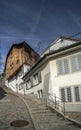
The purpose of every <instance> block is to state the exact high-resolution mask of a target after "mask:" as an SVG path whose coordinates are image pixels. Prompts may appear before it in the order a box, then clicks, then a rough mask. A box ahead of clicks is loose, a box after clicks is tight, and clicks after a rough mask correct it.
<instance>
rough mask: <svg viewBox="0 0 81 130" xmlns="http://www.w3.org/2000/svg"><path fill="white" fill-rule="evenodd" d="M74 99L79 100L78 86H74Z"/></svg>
mask: <svg viewBox="0 0 81 130" xmlns="http://www.w3.org/2000/svg"><path fill="white" fill-rule="evenodd" d="M75 100H76V101H80V96H79V87H78V86H77V87H75Z"/></svg>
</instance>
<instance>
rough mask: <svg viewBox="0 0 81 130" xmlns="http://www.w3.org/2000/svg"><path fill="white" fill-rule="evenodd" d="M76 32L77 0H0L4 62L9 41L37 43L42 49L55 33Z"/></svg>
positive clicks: (79, 27) (80, 8) (80, 10)
mask: <svg viewBox="0 0 81 130" xmlns="http://www.w3.org/2000/svg"><path fill="white" fill-rule="evenodd" d="M80 32H81V0H0V53H1V55H2V60H0V61H1V62H3V63H4V64H5V59H6V55H7V53H8V51H9V49H10V47H11V45H12V44H13V43H20V42H22V41H26V42H27V43H28V44H29V45H30V46H31V47H32V48H33V49H37V47H38V43H41V44H40V45H41V49H40V51H41V52H42V51H44V49H46V48H47V47H48V45H50V44H51V42H52V41H53V40H55V39H56V38H57V37H58V36H60V35H65V36H72V35H74V34H77V33H80ZM78 37H80V38H81V35H78ZM4 64H2V66H0V71H3V69H4Z"/></svg>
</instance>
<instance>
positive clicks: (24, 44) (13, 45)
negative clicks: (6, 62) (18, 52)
mask: <svg viewBox="0 0 81 130" xmlns="http://www.w3.org/2000/svg"><path fill="white" fill-rule="evenodd" d="M14 47H15V48H21V47H24V48H25V49H27V50H32V51H33V52H35V53H36V55H38V53H37V52H36V51H35V50H33V49H32V48H31V47H30V46H29V45H28V43H26V42H25V41H23V42H21V43H17V44H12V46H11V48H10V50H9V52H8V54H7V57H8V56H9V54H10V52H11V50H12V49H13V48H14ZM38 56H39V55H38Z"/></svg>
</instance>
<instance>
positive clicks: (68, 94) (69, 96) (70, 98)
mask: <svg viewBox="0 0 81 130" xmlns="http://www.w3.org/2000/svg"><path fill="white" fill-rule="evenodd" d="M67 101H68V102H71V101H72V96H71V88H70V87H68V88H67Z"/></svg>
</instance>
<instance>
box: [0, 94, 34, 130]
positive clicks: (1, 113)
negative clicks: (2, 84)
mask: <svg viewBox="0 0 81 130" xmlns="http://www.w3.org/2000/svg"><path fill="white" fill-rule="evenodd" d="M15 120H26V121H29V124H28V125H27V126H24V127H13V126H11V125H10V123H11V122H12V121H15ZM0 130H34V126H33V124H32V121H31V118H30V115H29V112H28V110H27V109H26V106H25V104H24V103H23V102H22V101H21V99H19V98H18V97H17V96H13V95H9V94H7V96H5V97H4V98H3V99H1V100H0Z"/></svg>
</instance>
